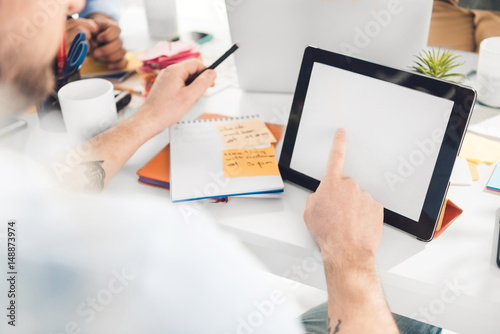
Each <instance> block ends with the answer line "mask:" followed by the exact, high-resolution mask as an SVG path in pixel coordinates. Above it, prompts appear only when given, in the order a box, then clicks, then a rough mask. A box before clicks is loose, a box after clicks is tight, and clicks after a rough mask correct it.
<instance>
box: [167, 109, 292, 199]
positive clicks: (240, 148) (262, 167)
mask: <svg viewBox="0 0 500 334" xmlns="http://www.w3.org/2000/svg"><path fill="white" fill-rule="evenodd" d="M275 141H276V139H275V137H274V136H273V134H272V133H271V132H270V131H269V129H268V128H267V127H266V125H265V123H264V122H262V121H260V120H259V119H258V118H257V117H256V116H250V117H241V118H219V119H206V120H194V121H187V122H180V123H177V124H175V125H174V126H172V127H171V128H170V192H171V198H172V202H182V201H191V200H199V199H208V198H217V197H227V196H242V195H251V194H267V193H278V192H283V188H284V185H283V180H282V179H281V175H280V174H279V169H278V163H277V160H276V156H275V152H274V146H270V143H272V142H275ZM235 143H238V144H237V145H236V147H237V148H236V149H235V148H234V147H235ZM255 146H257V147H255ZM262 146H266V147H262Z"/></svg>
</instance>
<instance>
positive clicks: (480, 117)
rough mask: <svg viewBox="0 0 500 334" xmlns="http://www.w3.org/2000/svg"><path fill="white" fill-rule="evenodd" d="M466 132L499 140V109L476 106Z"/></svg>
mask: <svg viewBox="0 0 500 334" xmlns="http://www.w3.org/2000/svg"><path fill="white" fill-rule="evenodd" d="M467 130H468V131H471V132H474V133H477V134H479V135H484V136H488V137H492V138H496V139H500V109H494V108H489V107H486V106H483V105H481V104H478V103H477V104H476V106H475V107H474V112H473V113H472V117H471V120H470V125H469V128H468V129H467Z"/></svg>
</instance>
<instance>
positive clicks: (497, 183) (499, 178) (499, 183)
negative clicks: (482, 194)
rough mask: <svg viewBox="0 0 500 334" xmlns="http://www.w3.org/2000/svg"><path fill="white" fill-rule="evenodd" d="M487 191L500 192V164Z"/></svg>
mask: <svg viewBox="0 0 500 334" xmlns="http://www.w3.org/2000/svg"><path fill="white" fill-rule="evenodd" d="M486 189H488V190H493V191H498V192H500V164H498V165H497V167H496V168H495V170H494V171H493V174H492V175H491V178H490V181H489V182H488V185H487V186H486Z"/></svg>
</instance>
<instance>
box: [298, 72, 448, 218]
mask: <svg viewBox="0 0 500 334" xmlns="http://www.w3.org/2000/svg"><path fill="white" fill-rule="evenodd" d="M453 105H454V103H453V101H450V100H447V99H444V98H440V97H436V96H433V95H429V94H426V93H423V92H420V91H417V90H412V89H409V88H406V87H402V86H399V85H396V84H392V83H389V82H386V81H382V80H378V79H374V78H371V77H368V76H364V75H361V74H357V73H353V72H350V71H346V70H343V69H339V68H336V67H331V66H328V65H324V64H321V63H314V66H313V70H312V73H311V78H310V82H309V87H308V90H307V96H306V99H305V104H304V107H303V112H302V116H301V119H300V125H299V129H298V133H297V140H296V142H295V147H294V150H293V156H292V160H291V163H290V167H291V168H292V169H294V170H298V171H301V172H303V173H305V174H307V175H310V176H311V177H314V178H316V179H319V180H320V179H321V178H322V176H323V173H324V171H325V168H326V164H327V160H328V155H329V151H330V147H331V144H332V141H333V137H334V134H335V131H336V130H337V129H339V128H344V129H345V130H346V132H347V152H346V161H345V165H344V175H346V176H349V177H352V178H353V179H354V180H355V181H356V182H357V183H358V184H359V186H360V187H361V189H363V190H366V191H368V192H369V193H370V194H371V195H372V196H373V198H375V199H376V200H377V201H379V202H380V203H382V204H383V205H384V207H385V208H387V209H389V210H391V211H394V212H396V213H398V214H400V215H402V216H405V217H407V218H409V219H412V220H414V221H418V220H419V216H420V213H421V211H422V208H423V205H424V200H425V198H426V194H427V191H428V188H429V183H430V181H431V177H432V173H433V171H434V167H435V165H436V161H437V157H438V154H439V150H440V147H441V142H442V140H443V137H444V133H445V130H446V127H447V124H448V120H449V117H450V115H451V112H452V109H453ZM381 120H383V122H381ZM375 124H383V125H381V126H380V125H379V126H375ZM312 162H314V163H312Z"/></svg>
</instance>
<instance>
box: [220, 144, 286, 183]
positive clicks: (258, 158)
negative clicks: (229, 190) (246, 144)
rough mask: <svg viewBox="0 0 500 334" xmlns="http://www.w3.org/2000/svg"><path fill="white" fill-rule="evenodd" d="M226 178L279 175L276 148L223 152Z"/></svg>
mask: <svg viewBox="0 0 500 334" xmlns="http://www.w3.org/2000/svg"><path fill="white" fill-rule="evenodd" d="M222 159H223V161H222V163H223V166H224V177H226V178H232V177H245V176H266V175H279V174H280V171H279V168H278V163H277V161H276V153H275V151H274V147H273V146H270V147H266V148H252V149H246V150H245V149H243V150H225V151H223V152H222Z"/></svg>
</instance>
